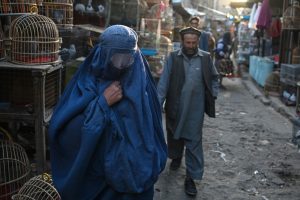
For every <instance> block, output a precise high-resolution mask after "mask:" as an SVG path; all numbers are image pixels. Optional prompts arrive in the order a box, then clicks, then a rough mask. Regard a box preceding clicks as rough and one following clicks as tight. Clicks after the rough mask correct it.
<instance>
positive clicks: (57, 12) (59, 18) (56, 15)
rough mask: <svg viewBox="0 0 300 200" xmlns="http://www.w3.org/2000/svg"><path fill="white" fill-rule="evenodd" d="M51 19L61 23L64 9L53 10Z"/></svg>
mask: <svg viewBox="0 0 300 200" xmlns="http://www.w3.org/2000/svg"><path fill="white" fill-rule="evenodd" d="M52 16H53V18H52V19H53V21H54V22H55V23H56V24H62V23H63V19H64V16H65V15H64V10H53V15H52Z"/></svg>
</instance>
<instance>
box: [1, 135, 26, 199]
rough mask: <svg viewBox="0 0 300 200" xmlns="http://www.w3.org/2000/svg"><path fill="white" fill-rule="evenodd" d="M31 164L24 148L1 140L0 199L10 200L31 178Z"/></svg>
mask: <svg viewBox="0 0 300 200" xmlns="http://www.w3.org/2000/svg"><path fill="white" fill-rule="evenodd" d="M30 170H31V168H30V163H29V160H28V157H27V154H26V152H25V150H24V148H23V147H21V146H20V145H18V144H17V143H14V142H12V141H6V140H0V199H1V200H9V199H11V196H12V195H14V194H16V193H17V192H18V190H19V189H20V188H21V187H22V186H23V184H24V183H25V182H26V181H28V180H29V178H30Z"/></svg>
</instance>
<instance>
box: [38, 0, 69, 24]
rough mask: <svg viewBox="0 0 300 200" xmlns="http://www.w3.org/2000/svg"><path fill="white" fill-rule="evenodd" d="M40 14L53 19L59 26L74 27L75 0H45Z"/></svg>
mask: <svg viewBox="0 0 300 200" xmlns="http://www.w3.org/2000/svg"><path fill="white" fill-rule="evenodd" d="M39 14H41V15H44V16H47V17H49V18H50V19H52V20H53V21H54V23H55V24H56V25H57V27H58V28H64V29H68V28H72V27H73V0H43V3H42V7H41V9H39Z"/></svg>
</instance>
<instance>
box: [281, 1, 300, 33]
mask: <svg viewBox="0 0 300 200" xmlns="http://www.w3.org/2000/svg"><path fill="white" fill-rule="evenodd" d="M282 17H283V25H282V28H283V29H292V30H293V29H294V30H296V29H300V6H299V2H298V1H294V2H293V5H292V6H290V7H288V8H287V9H286V10H285V11H284V13H283V15H282Z"/></svg>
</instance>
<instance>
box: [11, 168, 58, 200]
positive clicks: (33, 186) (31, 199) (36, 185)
mask: <svg viewBox="0 0 300 200" xmlns="http://www.w3.org/2000/svg"><path fill="white" fill-rule="evenodd" d="M12 199H13V200H60V199H61V197H60V195H59V193H58V192H57V190H56V189H55V187H54V185H53V181H52V177H51V175H50V174H47V173H44V174H41V175H38V176H35V177H33V178H31V179H30V180H29V181H27V182H26V183H25V184H24V185H23V187H22V188H21V189H20V190H19V192H18V193H17V194H15V195H13V197H12Z"/></svg>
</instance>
